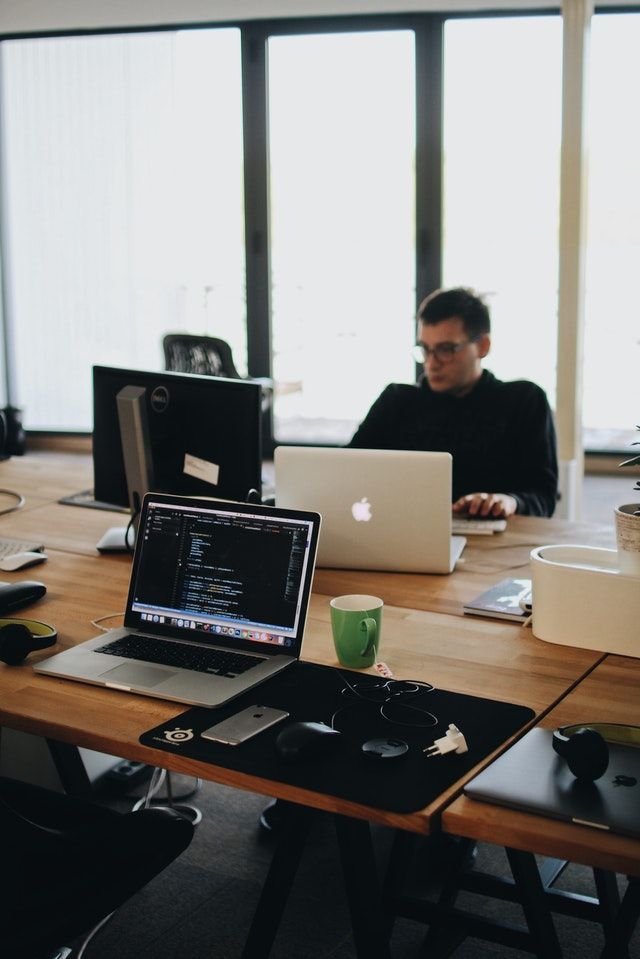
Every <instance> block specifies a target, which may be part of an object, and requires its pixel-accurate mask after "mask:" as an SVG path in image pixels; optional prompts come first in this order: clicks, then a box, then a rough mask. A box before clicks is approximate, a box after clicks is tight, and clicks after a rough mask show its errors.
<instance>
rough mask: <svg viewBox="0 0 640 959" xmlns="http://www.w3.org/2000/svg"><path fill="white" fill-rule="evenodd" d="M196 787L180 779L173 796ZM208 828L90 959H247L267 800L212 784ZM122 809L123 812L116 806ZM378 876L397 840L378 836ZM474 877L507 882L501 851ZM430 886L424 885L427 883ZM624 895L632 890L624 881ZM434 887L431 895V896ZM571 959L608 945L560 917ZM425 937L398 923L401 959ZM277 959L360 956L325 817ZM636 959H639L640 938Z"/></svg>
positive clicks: (588, 884)
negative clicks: (244, 957)
mask: <svg viewBox="0 0 640 959" xmlns="http://www.w3.org/2000/svg"><path fill="white" fill-rule="evenodd" d="M191 782H192V781H191V780H186V779H183V778H182V777H179V776H177V777H174V783H175V787H176V791H180V790H181V789H184V788H185V787H187V786H188V785H189V783H191ZM191 801H192V802H194V803H196V804H197V805H198V807H199V808H200V809H201V810H202V813H203V821H202V823H201V824H200V825H199V826H198V828H197V830H196V833H195V837H194V840H193V842H192V843H191V845H190V847H189V848H188V849H187V850H186V851H185V853H183V855H182V856H181V857H180V858H179V859H178V860H176V862H174V863H173V864H172V865H171V866H170V867H169V868H168V869H167V870H165V872H164V873H162V874H161V875H160V876H158V877H156V879H155V880H153V881H152V882H151V883H149V885H148V886H147V887H146V888H145V889H143V890H142V891H141V892H140V893H138V894H137V895H136V896H135V897H134V898H132V899H131V900H130V901H129V902H128V903H126V904H125V905H124V906H123V907H122V908H121V909H120V910H118V912H117V913H116V914H115V915H114V917H113V918H112V919H111V920H110V921H109V923H108V924H106V925H105V926H104V927H103V928H102V929H101V930H100V931H99V932H98V933H97V934H96V936H95V937H94V938H93V940H92V941H91V942H90V943H89V944H88V946H87V948H86V952H85V954H84V959H134V957H135V959H183V957H184V959H236V957H240V956H241V953H242V948H243V944H244V939H245V936H246V933H247V929H248V927H249V924H250V922H251V919H252V915H253V910H254V909H255V905H256V903H257V900H258V896H259V894H260V890H261V887H262V883H263V881H264V877H265V875H266V871H267V869H268V866H269V862H270V858H271V854H272V851H273V848H274V841H273V839H272V838H271V837H269V836H268V835H266V834H265V833H264V832H263V831H261V830H260V829H259V828H258V817H259V814H260V812H261V811H262V809H263V808H264V806H265V799H264V798H263V797H261V796H257V795H253V794H250V793H243V792H240V791H238V790H235V789H230V788H227V787H224V786H218V785H215V784H213V783H205V784H204V785H203V787H202V788H201V789H200V791H199V792H198V794H197V796H196V797H194V799H193V800H191ZM110 804H114V805H117V806H118V807H119V808H123V809H124V808H127V806H126V803H123V802H120V801H117V802H115V803H114V802H110ZM373 837H374V843H375V848H376V854H377V856H378V859H379V865H380V867H381V868H383V867H384V865H385V863H386V858H387V856H388V852H389V849H390V844H391V839H392V835H391V832H390V831H389V830H386V829H382V828H376V827H374V829H373ZM474 868H475V869H482V870H483V871H488V872H492V873H494V874H497V875H505V876H506V875H509V868H508V864H507V860H506V857H505V855H504V852H503V850H501V849H499V848H497V847H494V846H489V845H484V844H482V845H481V846H480V847H479V853H478V857H477V860H476V863H475V865H474ZM423 878H424V877H423ZM619 885H620V889H621V890H622V891H623V890H624V887H625V880H624V879H623V878H622V877H619ZM558 886H559V887H560V888H563V889H571V890H572V891H575V892H580V893H582V894H587V895H593V894H594V885H593V875H592V873H591V871H590V870H588V869H586V868H583V867H578V866H570V867H568V869H567V870H566V871H565V873H563V875H562V877H561V880H560V881H559V883H558ZM436 892H437V885H433V884H430V885H428V887H427V895H434V894H435V893H436ZM458 905H460V906H461V907H464V908H470V909H473V910H475V911H479V912H481V913H482V914H483V915H485V916H487V917H499V918H502V919H509V920H511V921H513V922H516V923H522V912H521V910H520V908H519V907H518V906H517V905H512V904H508V903H504V902H498V901H495V900H487V899H486V898H484V897H483V898H480V897H478V896H472V895H470V894H461V895H460V897H459V900H458ZM555 922H556V928H557V930H558V935H559V937H560V940H561V944H562V947H563V953H564V956H565V957H566V959H596V957H597V956H599V954H600V950H601V949H602V945H603V937H602V933H601V930H600V927H599V926H597V925H595V924H593V923H588V922H581V921H578V920H574V919H567V918H564V917H556V919H555ZM425 932H426V927H425V926H423V925H422V924H420V923H417V922H413V921H409V920H405V919H399V920H397V921H396V924H395V927H394V932H393V937H392V942H391V946H392V955H393V957H394V959H418V957H419V956H420V954H421V947H422V942H423V939H424V935H425ZM454 955H455V957H456V959H502V957H504V959H518V957H521V956H523V957H524V956H526V955H529V954H528V953H525V952H521V951H519V950H514V949H507V948H502V947H500V946H496V945H494V944H492V943H483V942H480V941H479V940H474V939H467V940H466V941H465V942H463V943H462V945H460V946H459V947H458V948H457V950H456V951H455V953H454ZM271 956H272V959H353V957H354V956H355V949H354V945H353V939H352V936H351V928H350V923H349V917H348V915H347V910H346V904H345V895H344V888H343V882H342V874H341V869H340V864H339V858H338V850H337V844H336V839H335V833H334V829H333V824H332V821H331V819H330V818H329V817H324V816H321V817H319V820H318V822H317V823H316V824H315V825H314V828H313V830H312V833H311V835H310V837H309V841H308V843H307V846H306V848H305V852H304V856H303V860H302V862H301V865H300V869H299V872H298V876H297V879H296V883H295V887H294V890H293V892H292V894H291V896H290V898H289V902H288V904H287V907H286V910H285V914H284V918H283V921H282V924H281V927H280V930H279V932H278V936H277V939H276V942H275V945H274V948H273V950H272V953H271ZM629 957H630V959H640V931H639V930H636V932H635V935H634V938H633V940H632V946H631V949H630V951H629Z"/></svg>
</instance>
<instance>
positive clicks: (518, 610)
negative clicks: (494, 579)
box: [463, 578, 531, 623]
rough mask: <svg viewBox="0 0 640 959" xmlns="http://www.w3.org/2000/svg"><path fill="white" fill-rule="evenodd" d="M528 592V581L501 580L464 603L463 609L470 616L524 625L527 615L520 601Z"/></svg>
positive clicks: (529, 586)
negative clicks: (505, 620) (486, 617)
mask: <svg viewBox="0 0 640 959" xmlns="http://www.w3.org/2000/svg"><path fill="white" fill-rule="evenodd" d="M530 592H531V580H530V579H511V578H509V579H503V580H501V582H499V583H496V585H495V586H492V587H491V589H487V590H486V591H485V592H484V593H480V595H479V596H476V597H475V598H474V599H472V600H471V601H470V602H468V603H465V604H464V607H463V609H464V612H465V613H469V615H471V616H489V617H491V618H493V619H508V620H510V621H511V622H513V623H524V622H525V620H526V619H527V618H528V616H529V613H528V611H526V610H524V609H523V608H522V606H521V605H520V600H521V599H523V598H524V597H525V596H527V594H528V593H530Z"/></svg>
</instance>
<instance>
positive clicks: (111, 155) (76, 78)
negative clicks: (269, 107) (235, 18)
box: [1, 29, 246, 430]
mask: <svg viewBox="0 0 640 959" xmlns="http://www.w3.org/2000/svg"><path fill="white" fill-rule="evenodd" d="M2 90H3V102H2V115H3V129H2V131H1V132H2V141H3V143H4V165H5V168H4V177H5V189H4V195H5V197H6V209H5V210H4V215H5V217H6V247H7V251H8V254H9V255H8V257H7V261H6V263H5V270H4V281H5V284H6V296H7V300H8V307H9V310H8V312H9V317H10V321H11V341H12V350H11V353H12V356H11V357H10V362H12V364H13V370H14V383H15V395H14V396H13V397H12V399H13V401H14V403H16V402H17V403H18V404H20V405H23V406H24V422H25V425H26V426H28V427H30V428H45V429H46V428H66V429H80V430H90V429H91V427H92V414H91V366H92V364H94V363H102V364H107V365H114V366H131V367H134V368H138V367H142V368H148V369H159V368H162V353H161V338H162V335H163V334H164V333H166V332H168V331H172V330H180V329H184V330H189V331H190V332H194V333H199V332H208V333H212V334H215V335H217V336H222V337H223V338H225V339H227V340H229V341H230V342H231V344H232V346H233V347H234V351H235V359H236V363H237V365H238V367H239V368H240V369H241V370H242V369H244V370H246V332H245V331H246V322H245V319H246V318H245V294H244V213H243V167H242V125H241V123H242V107H241V83H240V35H239V31H238V30H235V29H222V30H201V31H182V32H175V33H174V32H167V33H151V34H132V35H128V36H123V35H116V36H95V37H70V38H48V39H38V40H16V41H7V42H5V43H3V45H2Z"/></svg>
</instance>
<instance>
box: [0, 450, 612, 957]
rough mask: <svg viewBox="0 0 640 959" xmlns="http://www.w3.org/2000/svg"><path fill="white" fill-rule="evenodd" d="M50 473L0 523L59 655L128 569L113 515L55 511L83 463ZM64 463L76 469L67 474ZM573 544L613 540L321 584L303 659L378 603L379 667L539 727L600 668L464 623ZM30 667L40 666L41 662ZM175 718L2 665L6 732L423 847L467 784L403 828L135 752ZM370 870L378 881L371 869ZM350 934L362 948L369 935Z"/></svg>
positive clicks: (499, 543)
mask: <svg viewBox="0 0 640 959" xmlns="http://www.w3.org/2000/svg"><path fill="white" fill-rule="evenodd" d="M68 456H69V454H65V457H68ZM47 462H48V459H47V455H46V454H38V455H35V456H34V457H33V458H32V457H31V456H27V457H25V458H24V459H22V460H18V459H15V460H11V461H9V462H8V463H6V464H3V469H4V470H5V472H4V475H3V482H4V483H6V484H7V485H8V486H16V488H18V487H20V484H22V486H21V489H22V490H23V491H25V490H26V491H33V493H32V492H29V495H33V496H37V495H38V494H39V493H44V492H45V491H46V496H44V495H40V501H39V502H37V503H36V502H34V503H33V505H32V508H31V509H29V510H28V511H25V510H22V511H20V512H19V513H12V514H9V515H7V516H5V517H2V519H1V521H0V535H7V536H23V535H26V536H28V537H29V538H31V536H34V535H35V537H36V538H38V539H42V540H43V541H44V542H45V543H46V544H47V547H48V551H49V553H50V557H51V558H50V560H49V562H48V563H47V564H45V565H43V566H39V567H37V568H36V569H35V570H26V571H24V572H23V573H18V574H11V576H10V578H12V579H16V578H18V579H19V578H22V579H39V580H41V581H43V582H45V583H46V585H47V587H48V593H47V596H46V597H45V599H44V600H43V601H41V602H40V603H38V604H37V605H35V606H34V607H33V608H32V609H30V610H25V611H24V615H33V616H35V617H37V618H40V619H43V620H45V621H49V622H52V623H54V624H55V625H56V626H57V627H58V630H59V634H60V643H61V646H62V647H64V646H68V645H70V644H73V643H76V642H79V641H81V640H83V639H86V638H88V637H90V636H91V635H94V634H95V628H94V627H92V626H91V620H92V619H96V618H98V617H100V616H104V615H106V614H108V613H117V612H121V611H122V610H123V609H124V605H125V600H126V593H127V586H128V579H129V570H130V558H129V557H128V556H126V555H125V556H103V557H101V556H99V555H97V554H96V552H95V546H94V544H95V542H96V540H97V538H98V536H99V535H101V533H102V532H103V531H104V530H105V529H106V528H107V527H108V526H110V525H116V524H117V523H118V522H119V517H118V515H117V514H108V513H102V512H98V511H94V510H85V509H80V508H77V507H70V506H61V505H59V504H57V503H56V502H55V501H53V500H55V499H57V498H58V497H59V496H61V495H65V494H67V493H69V492H74V491H78V490H79V489H82V488H83V487H86V486H88V485H90V481H88V480H89V475H88V473H87V469H88V465H89V464H88V461H87V457H83V456H78V455H71V459H70V461H69V460H66V459H65V458H62V459H61V458H60V457H58V458H54V459H53V460H51V463H52V472H51V479H49V474H48V473H47ZM68 462H70V463H71V468H70V469H69V467H68V466H67V467H66V469H65V463H68ZM67 471H68V472H67ZM47 497H49V501H48V502H46V499H47ZM98 527H99V529H98ZM36 534H37V535H36ZM576 541H578V542H586V543H591V544H595V545H611V544H612V531H611V530H609V529H608V528H601V527H595V528H594V527H575V526H573V525H572V524H567V523H562V522H557V521H553V520H536V519H533V518H526V517H522V518H516V519H515V520H514V521H513V523H512V524H511V525H510V528H509V531H508V532H507V533H505V534H503V536H501V537H493V538H491V539H490V538H489V537H482V538H480V537H478V538H477V539H476V540H471V541H470V542H469V545H468V546H467V549H466V550H465V555H464V563H463V564H462V565H461V566H460V568H459V569H458V570H456V572H455V573H454V574H453V575H451V576H414V575H409V574H389V573H361V572H357V571H356V572H348V571H336V570H318V571H317V573H316V578H315V582H314V595H313V596H312V600H311V606H310V613H309V619H308V625H307V630H306V634H305V645H304V651H303V655H304V658H305V659H308V660H313V661H317V662H321V663H327V664H335V662H336V661H335V654H334V651H333V645H332V641H331V632H330V625H329V610H328V598H329V597H330V596H332V595H337V594H340V593H345V592H366V593H375V594H378V595H380V596H382V597H383V599H384V600H385V603H386V604H387V605H386V609H385V612H384V627H383V638H382V646H381V655H382V657H383V658H384V660H385V661H386V662H387V663H388V665H389V666H390V667H391V669H392V670H393V672H394V674H395V675H396V676H397V677H400V678H408V677H412V678H416V679H426V680H428V681H430V682H432V683H434V684H435V685H437V686H440V687H443V688H447V689H451V690H455V691H459V692H463V693H469V694H472V695H480V696H486V697H489V698H495V699H502V700H507V701H513V702H517V703H521V704H523V705H529V706H531V707H532V708H533V709H534V710H535V712H536V714H537V716H542V715H543V714H544V712H545V711H546V710H548V709H549V708H552V707H554V706H555V705H556V704H557V703H558V702H559V701H560V700H561V698H562V697H563V696H564V695H565V693H566V692H567V690H569V689H570V688H571V687H572V686H573V685H574V684H575V683H576V682H578V681H579V680H580V679H581V678H582V677H583V676H585V674H586V673H587V672H588V671H589V670H590V669H591V668H592V667H593V666H594V665H595V664H596V663H598V662H599V661H601V660H602V659H603V656H602V655H601V654H600V653H597V652H592V651H588V650H578V649H573V648H569V647H560V646H554V645H552V644H548V643H542V642H541V641H539V640H537V639H535V638H534V637H533V636H532V634H531V632H530V630H526V629H523V628H521V627H520V626H518V625H517V624H511V623H505V622H500V621H494V620H489V619H487V620H484V619H480V618H476V617H464V616H463V615H462V604H463V602H464V601H465V600H467V599H470V598H472V597H473V596H474V595H476V594H477V593H478V592H480V591H481V590H482V589H484V588H487V587H488V586H490V585H491V584H492V583H494V582H495V581H496V580H497V579H499V578H503V577H506V576H509V575H526V568H527V566H528V555H529V551H530V549H531V548H532V547H533V546H535V545H539V544H544V543H549V542H576ZM9 575H10V574H5V576H9ZM116 622H117V621H116ZM39 655H40V656H41V657H44V656H46V655H48V651H44V652H43V653H41V654H39ZM180 711H181V708H180V706H177V705H176V704H175V703H167V702H165V701H162V700H156V699H151V698H149V697H142V696H135V695H132V694H124V693H120V692H116V691H114V690H108V689H102V688H98V687H93V686H89V685H83V684H81V683H75V682H69V681H65V680H55V679H52V678H49V677H42V676H37V675H35V674H34V673H33V671H32V670H31V668H30V667H29V665H24V666H22V667H13V668H10V667H6V666H2V665H0V723H2V724H4V725H7V726H10V727H13V728H16V729H22V730H25V731H27V732H32V733H36V734H40V735H45V736H47V737H49V738H52V739H57V740H60V741H62V742H68V743H74V744H77V745H80V746H85V747H88V748H91V749H95V750H98V751H101V752H106V753H110V754H113V755H117V756H122V757H125V758H130V759H135V760H141V761H143V762H147V763H149V764H151V765H158V766H162V767H165V768H169V769H172V770H175V771H177V772H182V773H185V774H188V775H193V776H201V777H203V778H205V779H210V780H213V781H215V782H219V783H222V784H226V785H231V786H235V787H237V788H241V789H246V790H249V791H252V792H257V793H263V794H265V795H269V796H276V797H280V798H284V799H289V800H291V801H292V802H294V803H297V804H300V805H303V806H305V807H312V808H318V809H324V810H328V811H330V812H333V813H335V814H337V816H338V819H339V820H340V821H341V822H343V823H345V822H351V823H353V822H354V821H356V820H361V821H362V820H366V821H368V822H369V821H370V822H378V823H381V824H384V825H386V826H390V827H396V828H400V829H402V830H405V831H412V832H420V833H428V832H429V831H430V830H431V828H432V826H433V825H434V823H435V824H437V822H438V821H439V816H440V813H441V812H442V810H443V808H444V807H445V806H446V805H447V804H448V803H450V802H451V800H452V799H453V798H454V797H455V796H456V795H457V794H458V793H459V792H460V790H461V788H462V786H463V784H464V781H463V780H461V781H459V782H458V783H456V784H455V785H454V786H453V787H452V788H451V789H450V790H448V791H447V792H446V793H444V794H442V795H441V796H440V797H438V799H437V800H436V801H434V802H433V803H432V804H431V805H430V806H429V807H427V808H426V809H424V810H421V811H420V812H418V813H414V814H410V815H399V814H394V813H389V812H385V811H383V810H378V809H372V808H370V807H367V806H363V805H359V804H355V803H350V802H346V801H343V800H339V799H335V798H333V797H330V796H327V795H325V794H323V793H316V792H311V791H309V790H304V789H300V788H294V787H291V786H287V785H286V784H282V783H277V782H273V781H271V780H263V779H260V778H257V777H254V776H249V775H246V774H242V773H237V772H234V771H231V770H228V769H226V768H224V767H222V766H212V765H211V764H208V763H200V762H196V761H195V760H189V759H183V758H181V757H180V756H177V755H174V754H169V753H167V752H164V751H158V750H154V749H151V748H148V747H143V746H141V745H140V744H139V742H138V738H139V736H140V735H141V734H142V733H143V732H145V731H146V730H148V729H150V728H152V727H153V726H156V725H159V724H160V723H162V722H165V721H166V720H168V719H170V718H171V717H173V716H175V715H176V714H177V713H179V712H180ZM487 761H488V760H487ZM477 768H479V767H477ZM475 771H477V770H474V771H472V773H470V775H473V774H474V773H475ZM467 778H468V777H467ZM455 805H456V804H455V803H454V807H455ZM445 815H447V813H445ZM341 828H342V829H343V830H344V829H345V827H344V826H343V827H341ZM448 828H449V825H448ZM453 831H454V832H461V829H460V828H459V827H455V828H454V829H453ZM462 834H465V833H464V832H463V833H462ZM344 836H346V832H345V833H344ZM345 841H346V840H345ZM494 841H495V840H494ZM497 841H502V840H500V839H498V840H497ZM359 848H360V852H361V853H362V854H363V856H364V855H365V854H366V850H365V849H364V847H363V846H362V844H361V845H360V847H359ZM366 861H367V863H368V866H371V868H373V863H372V861H371V859H370V858H369V859H367V860H366ZM352 878H353V877H352ZM354 885H357V883H354ZM264 911H268V910H263V912H264ZM354 923H355V920H354ZM356 925H357V926H358V928H359V929H360V935H362V934H363V933H362V928H363V926H364V925H366V923H363V922H360V923H357V924H356ZM363 941H365V942H366V945H362V944H361V946H360V947H359V954H361V955H367V951H366V950H367V948H369V946H370V944H371V934H369V935H368V936H365V940H363ZM376 954H377V953H376ZM379 954H380V955H384V954H385V949H384V948H381V949H380V952H379ZM371 955H373V953H371Z"/></svg>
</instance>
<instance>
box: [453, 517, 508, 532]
mask: <svg viewBox="0 0 640 959" xmlns="http://www.w3.org/2000/svg"><path fill="white" fill-rule="evenodd" d="M506 528H507V521H506V519H463V517H461V516H455V517H454V518H453V520H452V522H451V532H452V533H453V534H454V536H491V535H492V534H493V533H504V531H505V529H506Z"/></svg>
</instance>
